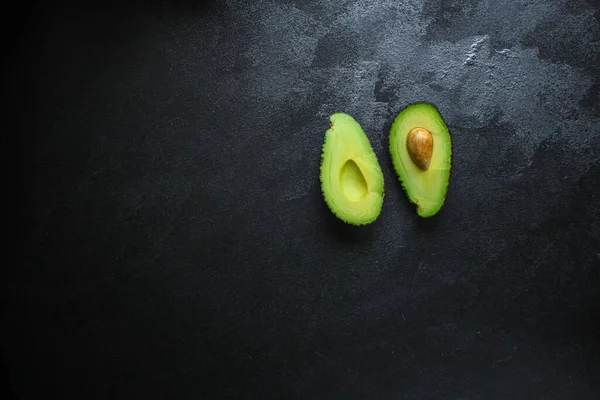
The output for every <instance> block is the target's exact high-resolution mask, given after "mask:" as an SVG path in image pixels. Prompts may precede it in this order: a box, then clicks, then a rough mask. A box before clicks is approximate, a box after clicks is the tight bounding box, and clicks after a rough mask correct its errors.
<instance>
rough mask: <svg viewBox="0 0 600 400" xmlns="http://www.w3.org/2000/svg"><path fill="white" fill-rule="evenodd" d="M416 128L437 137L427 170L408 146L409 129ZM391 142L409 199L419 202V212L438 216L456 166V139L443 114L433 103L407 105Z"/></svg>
mask: <svg viewBox="0 0 600 400" xmlns="http://www.w3.org/2000/svg"><path fill="white" fill-rule="evenodd" d="M415 128H422V129H425V130H426V131H428V132H429V133H431V137H432V138H433V149H432V151H431V153H430V154H431V159H430V162H429V165H428V167H427V168H426V169H423V168H422V167H420V166H419V165H417V163H415V161H413V158H411V154H410V153H409V149H408V146H407V139H408V136H409V132H411V131H412V130H414V129H415ZM389 145H390V155H391V157H392V163H393V164H394V169H395V170H396V173H397V174H398V178H399V180H400V182H401V183H402V187H403V188H404V191H405V192H406V194H407V196H408V198H409V200H410V201H411V202H412V203H414V204H416V205H417V214H418V215H419V216H421V217H423V218H427V217H431V216H434V215H435V214H437V212H438V211H439V210H440V209H441V208H442V205H443V204H444V201H445V199H446V193H447V190H448V184H449V182H450V169H451V165H452V140H451V138H450V132H449V131H448V127H447V125H446V123H445V122H444V119H443V118H442V115H441V114H440V112H439V111H438V109H437V108H436V107H435V106H434V105H433V104H431V103H427V102H418V103H413V104H410V105H408V106H406V107H405V108H404V109H402V111H400V113H398V115H397V116H396V118H395V119H394V122H393V123H392V128H391V130H390V138H389Z"/></svg>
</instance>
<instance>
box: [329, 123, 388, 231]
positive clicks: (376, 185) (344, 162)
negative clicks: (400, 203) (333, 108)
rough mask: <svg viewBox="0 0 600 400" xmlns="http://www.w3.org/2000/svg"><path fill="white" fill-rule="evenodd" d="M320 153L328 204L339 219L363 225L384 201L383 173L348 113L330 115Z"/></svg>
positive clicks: (361, 130) (378, 212) (369, 221)
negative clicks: (329, 124)
mask: <svg viewBox="0 0 600 400" xmlns="http://www.w3.org/2000/svg"><path fill="white" fill-rule="evenodd" d="M329 119H330V121H331V126H330V128H329V129H328V130H327V131H326V132H325V142H324V144H323V153H322V157H321V176H320V178H321V189H322V191H323V197H324V198H325V202H326V203H327V206H328V207H329V209H330V210H331V212H333V214H334V215H335V216H336V217H338V218H339V219H341V220H342V221H344V222H346V223H348V224H352V225H366V224H370V223H371V222H373V221H375V220H376V219H377V217H378V216H379V214H380V213H381V206H382V204H383V189H384V187H383V186H384V185H383V173H382V171H381V167H380V165H379V161H378V160H377V156H376V155H375V152H374V151H373V148H372V146H371V143H370V141H369V138H368V137H367V135H366V134H365V132H364V131H363V129H362V127H361V126H360V125H359V124H358V122H356V121H355V120H354V118H352V117H351V116H350V115H348V114H344V113H335V114H333V115H331V117H330V118H329Z"/></svg>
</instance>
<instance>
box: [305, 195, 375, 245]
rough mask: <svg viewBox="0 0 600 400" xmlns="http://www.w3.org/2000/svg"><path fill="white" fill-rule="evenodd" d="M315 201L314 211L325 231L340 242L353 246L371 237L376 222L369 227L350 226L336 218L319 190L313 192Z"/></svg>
mask: <svg viewBox="0 0 600 400" xmlns="http://www.w3.org/2000/svg"><path fill="white" fill-rule="evenodd" d="M314 198H315V201H316V202H318V203H319V204H317V207H316V210H317V212H318V213H319V214H320V220H322V221H323V224H324V225H325V228H326V229H327V231H328V232H329V233H330V234H331V235H333V236H334V237H335V238H336V239H338V240H339V241H340V242H343V243H348V244H355V243H359V242H365V241H366V240H368V239H369V238H370V237H371V236H372V235H373V230H374V229H376V228H375V224H376V223H377V221H374V222H373V223H371V224H369V225H362V226H356V225H350V224H348V223H345V222H344V221H342V220H340V219H339V218H337V217H336V216H335V215H334V214H333V212H331V210H330V209H329V207H328V206H327V203H326V202H325V199H324V198H323V193H322V192H321V188H320V187H318V188H317V190H315V196H314Z"/></svg>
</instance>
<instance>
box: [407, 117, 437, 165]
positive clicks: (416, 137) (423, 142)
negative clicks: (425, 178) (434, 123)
mask: <svg viewBox="0 0 600 400" xmlns="http://www.w3.org/2000/svg"><path fill="white" fill-rule="evenodd" d="M406 147H407V149H408V154H409V155H410V158H411V159H412V160H413V162H414V163H415V164H416V165H417V167H419V168H421V169H422V170H427V169H428V168H429V164H430V163H431V155H432V154H433V136H432V135H431V132H429V131H428V130H427V129H425V128H420V127H417V128H413V129H411V130H410V132H408V136H407V137H406Z"/></svg>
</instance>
